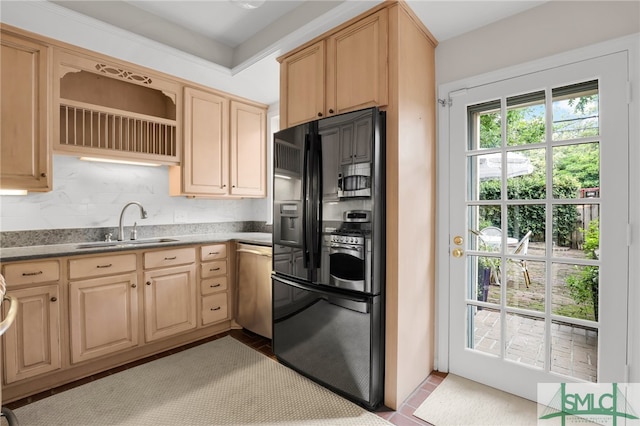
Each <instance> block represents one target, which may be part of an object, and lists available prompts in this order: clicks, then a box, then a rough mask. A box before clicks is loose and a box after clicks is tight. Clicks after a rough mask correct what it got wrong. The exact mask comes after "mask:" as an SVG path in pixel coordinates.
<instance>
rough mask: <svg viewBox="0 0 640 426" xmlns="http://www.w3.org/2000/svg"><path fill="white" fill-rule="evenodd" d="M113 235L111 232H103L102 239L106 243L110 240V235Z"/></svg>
mask: <svg viewBox="0 0 640 426" xmlns="http://www.w3.org/2000/svg"><path fill="white" fill-rule="evenodd" d="M112 236H113V234H112V233H111V232H109V233H107V234H104V240H105V241H106V242H108V243H110V242H111V237H112Z"/></svg>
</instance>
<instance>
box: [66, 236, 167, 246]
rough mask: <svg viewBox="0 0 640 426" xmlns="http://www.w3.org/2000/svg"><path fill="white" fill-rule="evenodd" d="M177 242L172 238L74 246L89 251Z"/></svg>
mask: <svg viewBox="0 0 640 426" xmlns="http://www.w3.org/2000/svg"><path fill="white" fill-rule="evenodd" d="M175 241H178V240H176V239H173V238H146V239H143V240H127V241H97V242H95V243H82V244H78V245H77V246H76V248H77V249H90V248H102V247H129V246H132V245H143V244H160V243H171V242H175Z"/></svg>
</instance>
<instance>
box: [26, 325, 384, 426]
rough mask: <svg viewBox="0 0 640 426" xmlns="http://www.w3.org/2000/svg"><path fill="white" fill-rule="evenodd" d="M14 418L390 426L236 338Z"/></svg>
mask: <svg viewBox="0 0 640 426" xmlns="http://www.w3.org/2000/svg"><path fill="white" fill-rule="evenodd" d="M14 413H15V415H16V416H17V418H18V420H19V422H20V426H31V425H33V426H36V425H37V426H40V425H47V426H54V425H65V426H74V425H77V426H87V425H92V426H93V425H130V426H145V425H154V426H155V425H172V426H173V425H184V426H191V425H193V426H197V425H260V426H266V425H327V426H328V425H331V426H334V425H336V426H338V425H354V426H362V425H389V424H390V423H388V422H387V421H385V420H384V419H382V418H380V417H379V416H377V415H375V414H374V413H371V412H369V411H366V410H365V409H363V408H361V407H359V406H358V405H356V404H354V403H352V402H350V401H348V400H346V399H344V398H342V397H340V396H337V395H335V394H334V393H332V392H330V391H329V390H327V389H325V388H324V387H322V386H320V385H318V384H316V383H314V382H312V381H311V380H308V379H307V378H305V377H303V376H301V375H299V374H298V373H296V372H294V371H293V370H291V369H289V368H287V367H284V366H282V365H280V364H278V363H277V362H275V361H273V360H271V359H269V358H268V357H266V356H264V355H262V354H260V353H258V352H256V351H255V350H252V349H250V348H248V347H247V346H246V345H244V344H242V343H240V342H238V341H236V340H235V339H233V338H232V337H229V336H227V337H223V338H221V339H218V340H214V341H212V342H208V343H205V344H202V345H200V346H196V347H194V348H191V349H189V350H185V351H182V352H179V353H176V354H174V355H170V356H167V357H164V358H161V359H158V360H155V361H152V362H149V363H147V364H143V365H140V366H137V367H134V368H131V369H128V370H125V371H122V372H120V373H116V374H113V375H111V376H108V377H105V378H103V379H100V380H96V381H94V382H91V383H88V384H86V385H82V386H79V387H76V388H73V389H70V390H68V391H65V392H62V393H60V394H56V395H53V396H51V397H48V398H45V399H42V400H39V401H36V402H34V403H32V404H29V405H25V406H23V407H20V408H17V409H15V410H14Z"/></svg>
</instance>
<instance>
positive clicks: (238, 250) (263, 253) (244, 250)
mask: <svg viewBox="0 0 640 426" xmlns="http://www.w3.org/2000/svg"><path fill="white" fill-rule="evenodd" d="M236 252H238V253H250V254H255V255H258V256H264V257H271V253H267V252H263V251H258V250H251V249H246V248H239V249H237V250H236Z"/></svg>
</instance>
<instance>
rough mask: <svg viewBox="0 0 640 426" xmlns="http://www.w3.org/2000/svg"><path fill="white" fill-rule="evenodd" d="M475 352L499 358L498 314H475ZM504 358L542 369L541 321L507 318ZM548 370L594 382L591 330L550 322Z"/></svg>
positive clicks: (595, 347) (594, 340)
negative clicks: (549, 359) (549, 360)
mask: <svg viewBox="0 0 640 426" xmlns="http://www.w3.org/2000/svg"><path fill="white" fill-rule="evenodd" d="M474 319H475V321H474V341H475V349H477V350H479V351H482V352H486V353H490V354H493V355H497V356H499V355H500V313H499V312H498V311H495V310H490V309H482V310H478V311H476V314H475V317H474ZM506 330H507V333H506V335H507V337H506V340H507V341H506V350H505V358H506V359H510V360H513V361H518V362H522V363H524V364H528V365H532V366H536V367H539V368H544V358H545V357H544V321H543V320H541V319H537V318H531V317H523V316H518V315H513V314H508V315H507V327H506ZM551 339H552V341H551V367H550V369H551V371H552V372H555V373H559V374H564V375H567V376H571V377H576V378H579V379H583V380H588V381H592V382H595V381H596V378H597V367H598V355H597V354H598V335H597V332H596V331H594V330H587V329H584V328H581V327H575V326H571V325H565V324H558V323H553V324H552V326H551Z"/></svg>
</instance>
